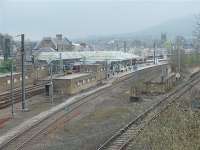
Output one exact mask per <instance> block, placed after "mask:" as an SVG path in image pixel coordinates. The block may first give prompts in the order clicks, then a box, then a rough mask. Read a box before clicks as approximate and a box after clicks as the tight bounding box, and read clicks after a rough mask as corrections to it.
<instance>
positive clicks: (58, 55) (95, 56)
mask: <svg viewBox="0 0 200 150" xmlns="http://www.w3.org/2000/svg"><path fill="white" fill-rule="evenodd" d="M139 58H140V57H139V56H137V55H134V54H132V53H124V52H121V51H81V52H40V53H38V60H43V61H47V62H50V61H52V60H60V59H63V60H70V59H83V60H85V61H106V60H108V61H122V60H129V59H139Z"/></svg>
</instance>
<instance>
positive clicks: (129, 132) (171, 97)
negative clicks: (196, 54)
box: [98, 74, 200, 150]
mask: <svg viewBox="0 0 200 150" xmlns="http://www.w3.org/2000/svg"><path fill="white" fill-rule="evenodd" d="M199 82H200V74H198V75H197V74H196V75H195V76H193V77H192V78H191V79H190V80H188V81H187V82H186V83H185V84H184V85H181V86H178V87H177V88H176V89H175V90H174V91H172V92H171V93H169V94H168V95H167V96H166V97H165V98H163V99H162V100H161V101H160V102H158V103H157V104H155V105H153V106H152V107H150V108H149V109H148V110H146V111H145V112H144V113H143V114H141V115H139V116H138V117H137V118H136V119H134V120H133V121H131V122H130V123H129V124H127V125H126V126H125V127H123V128H122V129H120V130H119V131H118V132H117V133H116V134H115V135H113V136H112V137H111V138H110V139H108V140H107V141H106V142H105V143H104V144H103V145H101V146H100V147H99V148H98V150H125V149H126V148H127V147H128V145H129V143H130V142H131V141H132V140H134V138H136V136H137V135H138V134H139V133H140V132H141V131H142V130H143V129H144V127H145V126H146V125H147V124H148V123H149V122H150V121H151V120H153V119H154V118H156V117H157V116H158V115H159V114H160V113H161V112H162V111H164V110H165V109H166V108H167V107H168V106H169V105H170V104H171V103H173V102H174V101H175V100H176V99H178V98H180V97H181V96H182V95H183V94H184V93H185V92H187V90H189V89H190V88H191V87H193V86H194V85H196V84H197V83H199Z"/></svg>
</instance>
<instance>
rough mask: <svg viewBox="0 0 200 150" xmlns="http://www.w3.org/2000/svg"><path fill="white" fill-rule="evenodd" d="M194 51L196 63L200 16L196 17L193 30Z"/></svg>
mask: <svg viewBox="0 0 200 150" xmlns="http://www.w3.org/2000/svg"><path fill="white" fill-rule="evenodd" d="M193 44H194V49H195V52H196V54H195V55H196V61H197V62H198V53H199V50H200V14H199V15H197V16H196V26H195V30H194V41H193Z"/></svg>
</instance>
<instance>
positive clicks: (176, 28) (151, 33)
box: [90, 15, 195, 39]
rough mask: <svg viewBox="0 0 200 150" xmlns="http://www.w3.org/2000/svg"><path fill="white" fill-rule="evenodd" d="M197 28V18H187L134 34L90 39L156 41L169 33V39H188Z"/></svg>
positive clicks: (170, 21)
mask: <svg viewBox="0 0 200 150" xmlns="http://www.w3.org/2000/svg"><path fill="white" fill-rule="evenodd" d="M194 27H195V16H192V15H191V16H187V17H184V18H178V19H173V20H169V21H167V22H164V23H161V24H159V25H156V26H153V27H149V28H147V29H145V30H141V31H137V32H132V33H124V34H115V35H110V36H103V37H98V36H93V37H90V39H91V38H93V39H99V38H100V39H113V38H117V39H130V38H137V39H155V38H160V35H161V33H162V32H163V33H167V37H169V38H174V37H176V36H177V35H181V36H184V37H186V38H192V34H193V31H194Z"/></svg>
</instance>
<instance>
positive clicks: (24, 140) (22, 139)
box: [0, 68, 159, 150]
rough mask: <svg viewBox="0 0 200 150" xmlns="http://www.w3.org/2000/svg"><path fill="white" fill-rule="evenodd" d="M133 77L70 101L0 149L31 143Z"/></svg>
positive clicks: (20, 147) (9, 148)
mask: <svg viewBox="0 0 200 150" xmlns="http://www.w3.org/2000/svg"><path fill="white" fill-rule="evenodd" d="M154 70H156V69H154ZM158 70H159V68H158ZM152 75H153V74H152ZM135 77H136V76H135V74H132V75H131V76H127V78H123V79H122V80H118V81H117V82H115V83H114V85H113V86H110V87H107V88H106V89H103V90H101V91H98V92H96V93H95V94H92V95H88V96H85V97H83V98H81V99H79V100H78V101H76V102H74V103H71V104H70V105H69V106H68V107H67V108H68V111H66V110H64V109H62V110H60V111H59V112H57V113H55V114H54V115H52V116H50V117H48V118H46V119H44V120H42V121H41V122H38V123H37V124H36V125H34V126H32V127H31V128H29V129H27V130H25V131H24V132H23V133H21V134H19V135H16V136H15V137H13V138H12V139H10V140H9V141H8V142H7V143H5V144H4V145H0V149H2V150H12V149H16V150H21V149H25V148H26V146H28V144H33V143H34V139H37V137H38V136H40V135H43V134H46V133H48V130H49V128H51V127H52V126H54V124H56V123H57V122H58V121H59V120H63V119H65V116H66V115H68V114H69V113H70V112H72V111H74V110H76V109H78V108H79V107H81V106H82V105H84V104H86V103H88V102H89V101H93V100H94V99H95V98H96V97H99V96H103V95H104V94H106V93H108V91H110V90H113V89H116V88H121V87H122V86H127V84H130V82H131V81H132V80H133V78H135ZM108 89H109V90H108ZM88 97H89V99H88Z"/></svg>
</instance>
